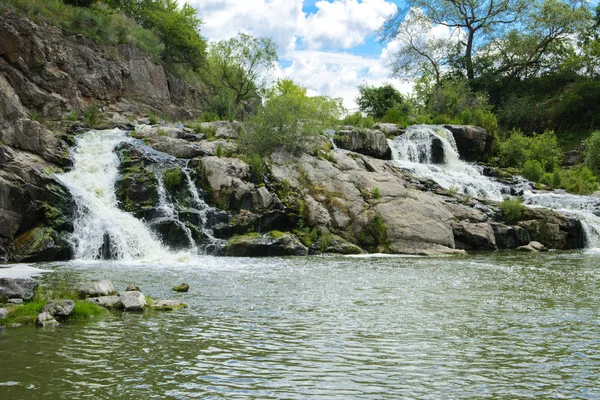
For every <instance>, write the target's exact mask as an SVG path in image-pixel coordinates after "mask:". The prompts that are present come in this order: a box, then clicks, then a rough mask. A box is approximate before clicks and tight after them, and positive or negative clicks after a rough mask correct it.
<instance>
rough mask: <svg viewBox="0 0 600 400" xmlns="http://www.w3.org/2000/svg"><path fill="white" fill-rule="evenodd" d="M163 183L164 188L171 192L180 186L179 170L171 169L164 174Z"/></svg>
mask: <svg viewBox="0 0 600 400" xmlns="http://www.w3.org/2000/svg"><path fill="white" fill-rule="evenodd" d="M163 181H164V183H165V187H166V188H167V189H169V190H173V189H175V188H177V187H178V186H179V185H181V170H180V169H179V168H171V169H168V170H166V171H165V172H164V174H163Z"/></svg>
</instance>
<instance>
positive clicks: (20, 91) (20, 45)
mask: <svg viewBox="0 0 600 400" xmlns="http://www.w3.org/2000/svg"><path fill="white" fill-rule="evenodd" d="M0 38H1V39H0V73H1V74H2V75H3V76H4V77H6V80H7V81H8V82H9V83H10V85H11V86H12V87H13V88H14V89H15V92H16V93H17V95H18V96H19V97H20V99H21V102H22V103H23V105H24V106H25V107H27V108H29V109H34V110H36V111H37V112H39V113H41V114H42V115H59V114H60V113H62V112H64V111H68V110H70V109H77V110H81V109H84V108H86V107H88V106H89V104H90V103H91V101H94V100H96V101H102V102H118V101H120V99H128V100H131V101H134V102H136V103H142V104H145V105H148V106H151V107H154V108H155V109H157V110H161V111H162V112H167V113H169V114H171V115H172V116H187V115H189V114H190V112H189V111H188V108H190V107H196V108H198V106H200V105H201V97H202V96H201V93H200V91H199V90H198V89H196V88H193V87H191V86H189V85H187V84H185V83H184V82H183V81H181V80H180V79H178V78H175V77H173V76H170V75H168V74H167V73H166V72H165V70H164V69H163V67H162V66H160V65H158V64H157V63H155V62H154V61H152V60H151V59H150V58H149V57H148V56H147V55H146V54H144V53H143V52H142V51H141V50H139V49H137V48H136V47H133V46H131V45H126V44H123V45H119V46H118V47H117V52H118V56H116V57H115V54H114V52H112V53H111V52H109V51H108V49H106V48H104V47H102V46H99V45H98V44H96V43H94V42H93V41H91V40H89V39H87V38H85V37H83V36H81V35H75V36H65V35H63V33H62V32H61V31H60V29H58V28H55V27H51V26H39V25H36V24H34V23H33V22H31V21H29V20H26V19H23V18H20V17H18V16H16V15H13V14H4V15H3V16H2V17H0Z"/></svg>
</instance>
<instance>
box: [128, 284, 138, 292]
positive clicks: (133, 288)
mask: <svg viewBox="0 0 600 400" xmlns="http://www.w3.org/2000/svg"><path fill="white" fill-rule="evenodd" d="M125 291H126V292H141V291H142V289H140V287H139V286H138V285H127V289H125Z"/></svg>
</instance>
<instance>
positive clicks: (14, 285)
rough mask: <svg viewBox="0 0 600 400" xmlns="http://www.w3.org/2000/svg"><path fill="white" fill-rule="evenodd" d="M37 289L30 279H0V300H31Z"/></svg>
mask: <svg viewBox="0 0 600 400" xmlns="http://www.w3.org/2000/svg"><path fill="white" fill-rule="evenodd" d="M37 287H38V283H37V282H36V281H35V280H33V279H31V278H0V298H5V299H22V300H31V298H32V297H33V296H34V294H35V290H36V289H37Z"/></svg>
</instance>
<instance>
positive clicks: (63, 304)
mask: <svg viewBox="0 0 600 400" xmlns="http://www.w3.org/2000/svg"><path fill="white" fill-rule="evenodd" d="M74 308H75V302H74V301H73V300H52V301H49V302H48V303H46V305H45V306H44V308H43V309H42V312H45V313H49V314H51V315H53V316H55V317H61V318H66V317H68V316H69V315H71V313H73V309H74Z"/></svg>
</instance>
